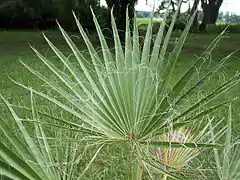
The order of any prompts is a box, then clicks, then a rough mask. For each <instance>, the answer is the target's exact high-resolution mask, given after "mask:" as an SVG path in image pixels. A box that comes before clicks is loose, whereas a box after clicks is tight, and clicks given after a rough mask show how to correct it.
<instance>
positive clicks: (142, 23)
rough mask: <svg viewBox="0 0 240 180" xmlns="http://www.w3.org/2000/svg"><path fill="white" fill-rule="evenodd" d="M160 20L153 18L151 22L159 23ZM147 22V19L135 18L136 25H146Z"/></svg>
mask: <svg viewBox="0 0 240 180" xmlns="http://www.w3.org/2000/svg"><path fill="white" fill-rule="evenodd" d="M161 21H162V19H161V18H153V22H161ZM148 22H149V18H137V24H138V25H146V24H148Z"/></svg>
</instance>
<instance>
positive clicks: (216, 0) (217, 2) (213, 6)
mask: <svg viewBox="0 0 240 180" xmlns="http://www.w3.org/2000/svg"><path fill="white" fill-rule="evenodd" d="M222 3H223V0H201V6H202V10H203V19H202V23H201V25H200V27H199V30H200V31H205V30H206V26H207V24H215V23H216V21H217V17H218V13H219V9H220V7H221V5H222Z"/></svg>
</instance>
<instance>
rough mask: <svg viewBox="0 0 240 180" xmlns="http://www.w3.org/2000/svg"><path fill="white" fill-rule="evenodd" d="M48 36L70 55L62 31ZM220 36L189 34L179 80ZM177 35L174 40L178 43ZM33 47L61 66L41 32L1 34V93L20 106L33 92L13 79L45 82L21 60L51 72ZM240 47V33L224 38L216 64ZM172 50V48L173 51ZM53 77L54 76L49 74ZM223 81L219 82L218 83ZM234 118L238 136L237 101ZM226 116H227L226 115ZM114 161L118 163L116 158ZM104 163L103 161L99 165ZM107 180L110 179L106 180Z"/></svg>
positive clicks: (235, 65) (2, 111) (1, 111)
mask: <svg viewBox="0 0 240 180" xmlns="http://www.w3.org/2000/svg"><path fill="white" fill-rule="evenodd" d="M46 34H47V36H48V37H49V38H50V39H51V40H52V41H53V42H54V43H55V45H57V47H59V48H60V49H61V50H62V51H63V52H64V53H65V54H70V50H69V49H68V48H67V46H66V44H65V43H64V40H63V38H62V36H61V34H60V33H59V32H54V31H48V32H46ZM76 35H77V34H74V35H73V36H72V37H73V39H74V41H75V42H76V44H77V45H78V47H79V49H80V50H82V51H84V50H85V46H84V43H83V40H82V39H81V38H79V37H76ZM215 36H217V35H216V34H189V36H188V39H187V41H186V44H185V45H184V47H183V51H182V54H181V56H180V61H179V64H178V65H177V66H178V71H177V72H178V73H177V74H176V77H179V76H180V74H181V73H182V69H184V68H186V67H187V66H188V65H189V64H190V62H192V61H193V60H194V59H195V58H196V56H198V55H200V54H201V52H203V50H204V49H205V48H206V47H207V45H208V44H209V43H210V42H211V41H212V40H213V39H214V37H215ZM175 38H176V36H174V37H173V38H172V40H171V42H172V43H174V41H175ZM91 40H92V41H93V42H94V43H95V45H96V47H98V41H97V40H96V35H95V34H93V35H91ZM29 44H31V45H32V46H34V47H36V48H37V49H38V50H39V51H40V52H42V53H43V54H44V55H45V56H46V57H48V58H50V59H52V61H53V62H54V63H56V64H58V63H59V61H58V59H56V58H55V57H54V56H53V53H52V52H51V51H50V50H49V47H48V46H47V44H46V42H45V41H44V39H43V37H42V35H41V33H40V32H26V31H22V32H21V31H18V32H17V31H6V32H4V31H1V32H0V67H1V70H0V93H1V94H3V95H4V96H5V97H6V98H7V99H8V100H9V101H10V102H13V103H17V104H26V102H29V92H27V91H26V90H23V89H21V88H20V87H18V86H16V85H15V84H14V83H13V82H11V81H10V80H9V77H11V78H12V79H14V80H16V81H19V82H22V83H24V84H27V85H28V86H33V87H37V88H42V82H41V81H40V80H38V79H37V78H36V77H34V76H33V75H32V74H31V73H29V72H28V71H27V70H26V69H24V67H23V66H22V65H21V63H20V61H19V60H22V61H23V62H25V63H27V64H29V65H31V66H32V67H34V68H36V69H38V70H40V69H41V70H42V72H43V73H49V72H48V71H47V69H46V67H44V66H43V65H42V63H41V62H40V60H38V59H37V57H36V56H35V55H34V53H33V52H32V50H31V48H30V47H29ZM238 48H240V34H227V35H226V36H224V38H223V39H222V41H221V43H220V45H219V46H218V47H217V48H216V50H215V51H214V53H213V55H212V60H213V61H214V62H218V61H220V59H221V58H222V57H224V56H226V55H228V54H229V53H230V52H232V51H235V50H237V49H238ZM170 49H171V48H170ZM223 70H224V72H225V76H231V75H233V74H234V73H235V72H236V71H237V70H238V71H239V70H240V52H239V51H238V52H236V53H235V54H234V56H233V57H232V58H231V59H230V60H229V61H228V62H227V64H226V66H225V67H223ZM49 76H51V74H49ZM218 80H219V79H216V82H212V83H213V84H214V83H217V82H218ZM235 96H240V84H239V85H237V86H236V87H234V88H233V89H232V90H231V91H228V92H227V93H226V95H225V96H224V97H221V98H230V97H235ZM233 113H234V114H233V118H234V119H235V121H234V122H235V124H234V126H233V131H234V134H235V135H240V133H239V129H240V120H239V119H240V100H237V101H235V102H234V104H233ZM6 114H7V111H6V108H3V106H2V103H1V102H0V116H2V117H4V118H7V117H8V115H6ZM222 114H224V113H222ZM112 161H115V160H114V159H112ZM99 163H101V162H99ZM106 179H107V178H106Z"/></svg>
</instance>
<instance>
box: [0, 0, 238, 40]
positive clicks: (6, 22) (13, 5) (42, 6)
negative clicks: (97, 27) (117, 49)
mask: <svg viewBox="0 0 240 180" xmlns="http://www.w3.org/2000/svg"><path fill="white" fill-rule="evenodd" d="M137 2H138V1H137V0H106V4H107V7H102V6H101V5H100V0H0V22H1V23H0V28H33V29H48V28H55V27H56V19H58V21H59V22H60V24H61V25H62V26H63V27H64V28H65V29H67V30H75V29H76V26H75V23H74V19H73V16H72V11H75V13H76V14H77V16H78V17H79V20H80V22H81V24H82V25H83V27H84V28H88V29H91V28H93V27H94V25H93V21H92V15H91V11H90V8H89V7H90V6H91V7H92V8H93V10H94V11H95V13H96V14H97V17H98V18H99V19H98V20H99V21H100V24H101V26H102V27H109V25H110V23H111V22H110V10H111V9H112V7H114V16H115V19H116V23H117V25H118V28H119V30H121V31H123V30H124V28H125V17H126V8H127V7H128V10H129V12H128V13H129V17H130V20H131V19H133V16H134V11H135V9H134V7H135V5H136V3H137ZM146 2H147V1H146ZM158 2H159V4H160V5H159V8H158V10H157V11H158V12H160V11H161V10H164V9H166V8H167V6H168V4H169V3H170V4H169V5H170V9H171V11H172V12H175V11H176V9H177V6H181V5H182V4H183V3H189V10H188V11H187V12H186V13H187V15H192V14H193V13H194V12H195V11H196V10H197V8H198V6H199V4H201V8H202V10H201V11H198V12H197V16H196V18H195V20H194V23H193V27H195V28H197V29H199V30H201V31H204V30H205V29H206V26H207V25H208V24H215V23H216V21H217V19H218V17H219V16H220V17H222V14H221V13H219V9H220V7H221V5H222V3H223V0H183V1H182V0H159V1H158ZM190 2H191V6H190ZM137 14H138V15H142V16H146V15H148V14H149V12H148V13H147V12H144V11H143V12H138V13H137ZM225 19H227V20H226V21H227V22H228V21H229V19H230V18H229V17H227V18H225ZM235 19H236V21H237V17H235ZM199 20H201V24H199ZM120 35H121V34H120Z"/></svg>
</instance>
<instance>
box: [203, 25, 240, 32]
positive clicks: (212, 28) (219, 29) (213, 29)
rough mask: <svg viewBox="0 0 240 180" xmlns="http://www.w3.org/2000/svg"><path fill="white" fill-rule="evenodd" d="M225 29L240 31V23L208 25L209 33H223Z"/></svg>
mask: <svg viewBox="0 0 240 180" xmlns="http://www.w3.org/2000/svg"><path fill="white" fill-rule="evenodd" d="M225 29H227V30H226V31H227V32H229V33H240V24H216V25H215V24H213V25H208V26H207V32H208V33H221V32H222V31H224V30H225Z"/></svg>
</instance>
